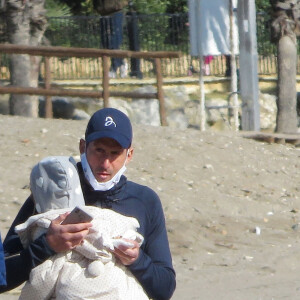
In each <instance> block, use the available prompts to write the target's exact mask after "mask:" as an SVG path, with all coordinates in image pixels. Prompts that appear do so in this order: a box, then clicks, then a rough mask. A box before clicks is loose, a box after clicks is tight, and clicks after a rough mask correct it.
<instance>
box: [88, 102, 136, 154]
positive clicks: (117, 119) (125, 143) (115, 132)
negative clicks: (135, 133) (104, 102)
mask: <svg viewBox="0 0 300 300" xmlns="http://www.w3.org/2000/svg"><path fill="white" fill-rule="evenodd" d="M101 138H111V139H114V140H116V141H117V142H118V143H119V144H120V145H121V146H122V147H123V148H124V149H128V148H129V147H130V146H131V143H132V126H131V123H130V120H129V118H128V117H127V116H126V115H125V114H124V113H122V112H121V111H120V110H118V109H115V108H103V109H100V110H98V111H96V112H95V113H94V114H93V115H92V117H91V119H90V120H89V122H88V125H87V128H86V131H85V140H86V142H87V143H90V142H92V141H94V140H97V139H101Z"/></svg>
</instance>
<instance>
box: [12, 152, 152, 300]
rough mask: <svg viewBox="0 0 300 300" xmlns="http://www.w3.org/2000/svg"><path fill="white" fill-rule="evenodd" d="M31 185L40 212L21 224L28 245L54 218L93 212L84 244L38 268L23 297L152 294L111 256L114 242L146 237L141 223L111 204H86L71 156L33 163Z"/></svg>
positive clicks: (59, 298)
mask: <svg viewBox="0 0 300 300" xmlns="http://www.w3.org/2000/svg"><path fill="white" fill-rule="evenodd" d="M30 188H31V191H32V195H33V198H34V201H35V207H36V210H37V212H38V213H39V214H37V215H34V216H32V217H30V218H29V219H28V220H27V221H26V222H25V223H23V224H20V225H18V226H16V232H17V233H18V234H19V236H20V239H21V242H22V244H23V246H24V247H26V246H27V245H28V244H29V243H30V242H31V241H33V240H35V239H36V238H38V237H39V236H40V235H41V234H43V233H45V232H46V231H47V228H48V227H49V225H50V223H51V221H52V220H53V219H55V218H57V217H58V216H59V215H60V214H63V213H65V212H68V211H71V210H72V209H73V208H74V207H76V206H78V207H83V209H84V210H85V211H87V212H88V214H90V215H91V216H92V217H93V220H92V221H91V223H92V225H93V226H92V227H91V228H90V230H89V234H88V235H87V237H86V238H85V240H84V243H83V244H81V245H80V246H77V247H76V248H75V249H73V250H72V251H68V252H66V253H59V254H56V255H54V256H53V257H51V258H49V259H48V260H46V261H45V262H44V263H42V264H41V265H39V266H37V267H35V268H34V269H33V270H32V271H31V273H30V278H29V280H28V281H27V282H26V284H25V286H24V287H23V289H22V292H21V295H20V298H19V299H22V300H29V299H30V300H35V299H36V300H38V299H56V300H63V299H68V300H71V299H124V300H125V299H126V300H130V299H132V300H136V299H139V300H143V299H149V298H148V297H147V295H146V294H145V292H144V290H143V289H142V287H141V286H140V284H139V283H138V282H137V280H136V279H135V277H134V276H133V275H132V274H131V272H130V271H129V270H128V269H127V268H126V267H125V266H123V265H122V264H121V263H120V262H119V261H118V260H116V259H115V257H114V255H112V253H111V252H112V250H114V248H115V247H118V245H120V244H122V243H128V242H125V241H124V240H123V239H122V238H127V239H131V240H136V241H137V242H138V243H139V244H140V245H141V244H142V242H143V237H142V236H141V235H140V234H139V233H138V232H137V229H138V228H139V223H138V221H137V220H136V219H135V218H131V217H126V216H123V215H121V214H118V213H116V212H114V211H112V210H109V209H102V208H98V207H94V206H84V205H85V204H84V199H83V194H82V190H81V186H80V180H79V176H78V173H77V169H76V162H75V161H74V159H73V158H72V157H66V156H54V157H47V158H45V159H43V160H42V161H40V162H39V163H38V164H37V165H35V166H34V168H33V169H32V172H31V176H30Z"/></svg>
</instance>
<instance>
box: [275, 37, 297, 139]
mask: <svg viewBox="0 0 300 300" xmlns="http://www.w3.org/2000/svg"><path fill="white" fill-rule="evenodd" d="M296 75H297V44H296V37H295V38H291V37H290V36H288V35H284V36H282V37H281V38H280V39H279V41H278V97H277V122H276V132H281V133H296V132H297V110H296Z"/></svg>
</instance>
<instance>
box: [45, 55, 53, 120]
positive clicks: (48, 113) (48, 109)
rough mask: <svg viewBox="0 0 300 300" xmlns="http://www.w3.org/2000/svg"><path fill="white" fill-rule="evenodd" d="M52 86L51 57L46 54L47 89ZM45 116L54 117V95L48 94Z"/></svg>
mask: <svg viewBox="0 0 300 300" xmlns="http://www.w3.org/2000/svg"><path fill="white" fill-rule="evenodd" d="M50 88H51V70H50V57H48V56H45V89H46V90H49V89H50ZM45 117H46V118H50V119H51V118H53V111H52V97H51V96H46V101H45Z"/></svg>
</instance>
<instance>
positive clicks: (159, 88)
mask: <svg viewBox="0 0 300 300" xmlns="http://www.w3.org/2000/svg"><path fill="white" fill-rule="evenodd" d="M155 67H156V80H157V99H158V101H159V115H160V123H161V125H162V126H167V125H168V123H167V119H166V108H165V98H164V91H163V77H162V72H161V60H160V58H155Z"/></svg>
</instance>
